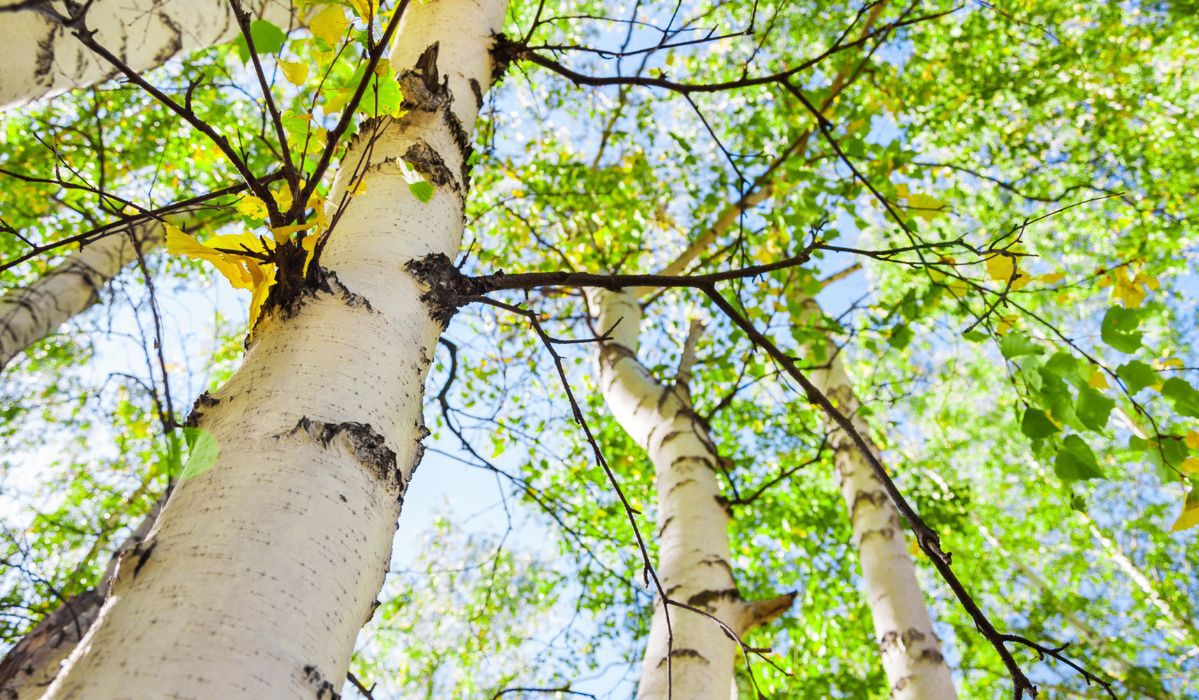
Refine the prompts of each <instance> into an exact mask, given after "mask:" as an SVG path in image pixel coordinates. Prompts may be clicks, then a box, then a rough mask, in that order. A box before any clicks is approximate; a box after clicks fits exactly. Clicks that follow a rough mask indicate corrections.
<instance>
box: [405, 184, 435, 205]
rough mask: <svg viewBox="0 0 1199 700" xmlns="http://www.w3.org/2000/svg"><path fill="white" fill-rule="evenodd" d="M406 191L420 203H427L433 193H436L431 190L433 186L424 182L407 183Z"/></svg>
mask: <svg viewBox="0 0 1199 700" xmlns="http://www.w3.org/2000/svg"><path fill="white" fill-rule="evenodd" d="M408 190H409V191H410V192H412V195H413V196H414V197H416V198H417V199H419V200H420V201H421V202H428V201H429V200H430V199H433V193H434V192H436V190H435V189H433V185H431V184H429V183H428V182H427V181H425V180H420V181H418V182H410V183H408Z"/></svg>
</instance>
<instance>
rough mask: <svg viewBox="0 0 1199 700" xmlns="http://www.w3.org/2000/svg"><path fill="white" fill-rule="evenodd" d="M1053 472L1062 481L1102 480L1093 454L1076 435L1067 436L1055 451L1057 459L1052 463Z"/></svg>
mask: <svg viewBox="0 0 1199 700" xmlns="http://www.w3.org/2000/svg"><path fill="white" fill-rule="evenodd" d="M1053 471H1054V473H1055V474H1057V475H1058V477H1059V478H1061V479H1062V481H1082V480H1084V479H1102V478H1103V472H1102V471H1100V469H1099V462H1098V461H1097V460H1096V459H1095V453H1094V452H1092V451H1091V448H1090V447H1089V446H1088V445H1087V443H1085V442H1083V440H1082V438H1080V437H1078V436H1077V435H1067V436H1066V439H1065V440H1063V441H1062V446H1061V449H1059V450H1058V451H1057V459H1056V460H1055V461H1054V463H1053Z"/></svg>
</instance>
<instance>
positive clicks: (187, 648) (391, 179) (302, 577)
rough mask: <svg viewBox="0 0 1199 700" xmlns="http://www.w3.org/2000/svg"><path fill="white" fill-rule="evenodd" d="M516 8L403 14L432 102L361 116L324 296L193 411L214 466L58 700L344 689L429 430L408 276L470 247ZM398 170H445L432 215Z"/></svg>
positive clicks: (120, 595)
mask: <svg viewBox="0 0 1199 700" xmlns="http://www.w3.org/2000/svg"><path fill="white" fill-rule="evenodd" d="M505 7H506V3H504V2H503V1H502V0H476V1H471V0H441V1H439V2H429V3H412V4H410V5H409V7H408V10H407V13H406V15H405V18H404V21H403V23H402V24H401V27H400V30H399V32H398V34H397V36H396V42H395V44H394V46H393V50H392V55H391V65H392V66H394V67H397V68H400V69H404V70H405V71H406V72H405V73H404V75H403V76H402V81H401V82H402V83H403V82H404V80H410V79H415V80H423V82H424V84H425V85H426V87H427V89H428V91H429V94H428V95H426V96H425V99H419V100H417V103H416V104H413V105H411V106H410V108H409V112H408V113H407V114H406V115H405V116H404V117H403V118H401V119H399V120H390V119H383V120H372V121H371V122H368V124H367V125H364V127H363V128H364V130H366V129H371V128H377V129H378V132H376V133H377V136H378V138H376V139H374V140H373V142H371V139H370V138H368V137H366V136H365V135H364V134H360V135H359V137H358V138H356V139H355V142H354V143H353V144H352V145H351V147H350V149H349V152H348V153H347V155H346V157H345V160H344V165H343V167H342V172H341V174H340V175H339V178H338V181H337V183H336V184H335V186H334V192H333V197H332V201H333V202H334V203H337V202H341V201H342V195H343V194H344V193H345V192H346V191H347V189H349V188H350V187H352V186H353V185H354V184H355V182H353V180H354V176H353V173H355V172H362V173H364V184H365V185H366V187H365V188H364V190H359V191H360V192H361V193H360V194H358V195H357V196H355V197H353V199H352V200H350V201H349V203H348V204H346V205H344V206H343V207H342V210H341V214H342V216H341V219H340V222H339V223H338V226H337V229H336V231H335V232H334V234H333V235H332V236H331V237H330V239H329V242H328V245H327V246H326V248H325V250H324V253H323V257H322V259H321V263H322V265H323V266H324V267H325V268H326V269H327V270H329V275H328V278H327V286H326V288H325V289H324V290H321V291H315V292H311V293H310V294H307V295H306V296H305V297H304V298H302V299H300V300H297V305H296V307H295V308H294V309H293V310H292V311H291V312H290V313H284V312H282V311H281V310H279V309H274V310H270V311H268V312H267V313H266V314H265V315H264V317H263V318H262V320H261V321H260V322H259V324H258V327H257V328H256V329H255V332H254V342H253V343H252V345H251V346H250V347H249V349H248V350H247V352H246V356H245V359H244V361H243V364H242V367H241V369H240V370H238V372H237V373H236V374H235V375H234V376H233V377H232V378H231V379H230V380H229V382H227V383H226V384H225V385H224V386H223V387H222V388H221V389H220V390H219V391H218V392H217V393H216V394H215V395H213V396H207V397H202V398H201V400H200V401H199V402H197V411H196V412H195V414H194V416H195V418H196V423H197V425H198V426H199V427H200V428H202V429H204V430H207V431H209V432H210V433H211V434H212V435H213V436H214V437H215V438H216V441H217V443H218V444H219V446H220V454H219V457H218V458H217V460H216V462H215V464H213V465H212V466H211V468H209V469H207V470H205V471H203V472H202V473H198V474H194V475H192V476H190V477H188V478H186V479H183V480H181V481H180V482H179V484H178V486H177V487H176V488H175V490H174V492H173V493H172V494H171V497H170V500H169V501H168V502H167V504H166V506H165V507H164V509H163V513H162V515H161V516H160V517H159V519H158V522H157V524H156V525H155V527H154V529H153V530H152V531H151V533H150V535H149V537H148V538H147V539H146V541H145V542H143V543H142V544H141V545H140V546H139V547H135V548H134V549H133V550H132V551H130V552H129V554H128V555H126V556H125V557H124V558H123V560H122V562H121V564H120V565H119V567H118V570H117V574H116V576H115V578H114V580H113V584H112V591H111V593H110V595H109V597H108V600H107V601H106V602H105V604H104V607H103V609H102V610H101V612H100V616H99V619H98V620H97V622H96V624H95V625H94V626H93V627H92V629H91V631H90V632H89V633H88V634H87V636H86V637H85V638H84V640H83V642H82V643H81V644H80V645H79V648H78V649H77V650H76V653H75V654H74V655H72V657H71V659H70V660H69V661H68V662H67V665H66V668H65V669H64V672H63V673H62V674H61V675H60V676H59V678H58V679H57V680H56V681H55V683H54V684H53V685H52V686H51V688H50V691H49V693H48V694H47V697H52V698H83V697H86V698H116V697H171V696H183V697H220V698H241V697H247V698H260V697H313V696H316V697H332V696H333V694H334V693H335V692H336V691H337V689H338V688H340V685H341V683H342V679H344V678H345V674H346V670H347V668H348V666H349V661H350V656H351V654H352V652H353V647H354V639H355V637H356V635H357V633H358V631H359V629H360V628H361V626H362V625H363V623H364V622H365V621H366V620H368V619H369V618H370V616H371V614H372V612H373V610H374V607H375V605H376V602H375V596H376V595H377V594H378V592H379V589H380V587H381V585H382V583H383V577H384V574H385V573H386V570H387V567H388V565H389V562H390V555H391V542H392V538H393V534H394V530H395V527H396V520H397V518H398V516H399V512H400V509H401V506H402V500H403V495H404V492H405V489H406V487H407V484H408V482H409V479H410V478H411V475H412V473H413V471H414V469H415V467H416V464H417V463H418V462H419V460H420V455H421V447H420V440H421V439H422V438H423V437H424V436H425V435H426V434H427V431H426V430H425V428H424V425H423V422H422V419H421V395H422V393H423V389H424V386H423V385H424V379H425V375H426V373H427V370H428V367H429V364H430V362H431V359H432V355H433V348H434V344H435V343H436V341H437V337H438V335H439V334H440V333H441V331H442V321H440V320H436V319H434V318H433V317H432V316H431V314H430V310H429V308H427V307H426V305H425V304H424V303H422V301H421V300H420V294H421V289H420V287H419V285H418V284H417V282H416V280H415V279H414V278H413V277H412V276H411V275H410V274H408V273H407V272H406V271H405V268H404V267H403V264H404V262H405V261H408V260H412V259H416V258H421V257H424V256H426V255H428V254H432V253H441V254H445V255H451V254H453V253H455V252H456V251H457V248H458V244H459V241H460V239H461V236H462V230H463V199H464V197H465V192H466V183H465V182H464V181H463V173H464V170H463V166H464V164H465V161H466V157H467V151H468V150H469V145H468V142H466V141H465V140H464V137H466V138H468V137H469V133H470V130H471V128H472V127H473V125H474V122H475V119H476V116H477V112H478V108H479V106H480V105H479V102H480V101H479V100H478V94H480V91H481V90H480V86H486V85H488V84H489V83H490V80H491V73H492V61H491V56H490V52H489V48H490V45H491V37H492V34H493V32H496V31H498V30H499V29H500V27H501V23H502V21H503V18H504V11H505ZM422 59H423V60H422ZM418 66H419V67H421V69H422V71H423V75H417V74H415V71H416V70H417V67H418ZM439 70H440V74H438V71H439ZM442 77H444V78H446V79H447V80H448V82H447V83H445V85H446V87H444V88H443V87H441V86H442V85H443V83H442ZM409 96H410V98H412V95H411V94H410V95H409ZM412 149H415V150H416V151H417V152H418V153H420V154H421V156H422V158H420V159H419V162H416V160H415V159H413V158H412V157H411V155H410V154H411V153H412ZM364 158H365V159H367V160H366V162H365V163H362V160H363V159H364ZM405 158H407V159H408V161H409V163H410V165H411V166H412V167H415V168H417V169H418V170H422V171H423V169H426V168H428V169H435V170H437V171H438V173H437V174H438V175H442V174H445V175H448V178H449V179H448V180H447V181H445V182H444V183H439V184H438V187H437V191H436V193H435V195H434V196H433V198H432V200H431V201H429V202H427V203H421V202H419V201H418V200H417V199H416V198H415V197H414V196H413V195H412V193H411V192H410V191H409V188H408V184H407V182H406V181H405V180H404V178H403V177H402V175H401V173H400V169H399V166H398V164H397V161H398V160H399V159H405ZM360 164H362V165H363V167H361V168H359V167H358V166H359V165H360ZM426 177H427V178H429V179H430V180H435V178H433V177H431V176H430V175H429V174H426Z"/></svg>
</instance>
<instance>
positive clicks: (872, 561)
mask: <svg viewBox="0 0 1199 700" xmlns="http://www.w3.org/2000/svg"><path fill="white" fill-rule="evenodd" d="M806 304H807V309H808V315H809V318H814V319H819V318H821V317H822V316H823V311H821V310H820V307H819V306H818V305H817V303H816V301H815V300H814V299H808V300H807V301H806ZM825 350H826V352H827V353H828V365H827V367H826V368H825V369H822V370H820V371H816V372H812V374H811V379H812V383H814V384H815V385H816V386H817V387H818V388H819V389H820V390H821V392H823V393H824V394H825V395H827V396H828V397H829V398H830V399H831V400H832V401H833V402H834V404H835V405H836V406H837V407H838V408H839V409H840V410H841V411H842V412H844V413H845V414H846V415H848V416H850V417H851V419H852V420H853V422H854V425H855V427H856V428H857V429H858V432H860V433H861V434H862V435H864V436H867V440H869V435H870V428H869V426H868V425H866V422H865V421H864V420H863V419H862V418H861V416H860V415H859V410H858V409H859V408H860V407H861V402H860V401H859V400H858V398H857V396H856V395H855V394H854V390H853V383H852V382H851V381H850V378H849V375H848V374H847V373H846V371H845V367H844V364H843V363H842V362H841V358H840V355H839V348H837V347H836V345H835V344H834V343H833V342H832V339H831V338H828V339H826V344H825ZM829 429H830V430H833V432H832V434H831V436H830V444H831V446H832V449H833V454H834V463H835V464H836V468H837V474H838V475H839V476H840V479H841V496H842V498H843V499H844V501H845V505H846V507H847V508H848V509H849V517H850V521H851V523H852V525H853V545H854V548H855V549H856V550H857V552H858V557H859V559H860V561H861V564H862V584H863V587H864V588H865V594H866V600H867V603H868V605H869V606H870V615H871V617H872V618H873V621H874V633H875V638H876V641H877V642H878V645H879V651H880V653H881V655H882V661H883V669H884V670H885V671H886V674H887V680H888V682H889V683H890V684H891V697H893V698H896V699H897V700H953V699H954V698H956V697H957V690H956V689H955V688H954V684H953V678H952V676H951V675H950V673H949V665H948V664H947V663H945V658H944V657H943V656H942V655H941V640H940V639H938V638H937V635H936V633H935V632H934V631H933V623H932V616H931V615H930V614H929V612H928V607H927V606H926V604H925V601H924V595H923V593H922V592H921V590H920V583H919V581H917V579H916V566H915V563H914V562H913V561H912V557H911V554H910V553H909V551H908V548H907V546H906V545H905V539H904V528H903V525H902V524H901V523H900V520H899V512H898V511H897V510H896V509H895V506H894V505H893V504H892V503H891V501H890V499H889V498H888V497H887V494H886V492H885V491H884V490H883V485H882V482H880V481H879V480H878V478H877V477H876V476H875V475H874V472H873V471H871V469H870V465H869V464H867V463H866V460H864V459H863V458H862V455H861V454H860V453H858V451H857V448H856V446H855V445H854V444H853V441H852V440H851V439H850V437H849V435H847V434H846V433H845V432H844V431H841V430H836V429H835V426H832V425H831V424H829ZM872 449H874V451H875V452H876V453H877V452H878V449H877V448H876V447H874V446H873V445H872Z"/></svg>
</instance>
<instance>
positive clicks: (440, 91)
mask: <svg viewBox="0 0 1199 700" xmlns="http://www.w3.org/2000/svg"><path fill="white" fill-rule="evenodd" d="M438 47H439V44H438V43H437V42H433V43H432V44H430V45H429V46H428V48H426V49H425V50H424V52H422V53H421V55H420V58H417V59H416V63H415V64H414V65H413V66H412V68H410V69H409V70H405V71H402V72H401V73H400V74H399V75H397V76H396V82H398V83H399V84H400V93H401V94H402V95H403V96H404V101H403V107H404V109H409V110H416V111H419V112H436V111H437V110H439V109H441V108H442V107H445V106H446V105H448V104H449V102H450V88H449V79H448V78H446V79H443V78H442V77H441V75H440V72H439V71H438V70H437V51H438Z"/></svg>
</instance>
